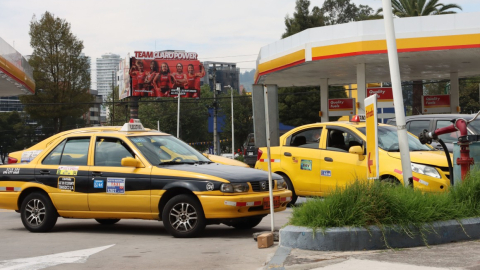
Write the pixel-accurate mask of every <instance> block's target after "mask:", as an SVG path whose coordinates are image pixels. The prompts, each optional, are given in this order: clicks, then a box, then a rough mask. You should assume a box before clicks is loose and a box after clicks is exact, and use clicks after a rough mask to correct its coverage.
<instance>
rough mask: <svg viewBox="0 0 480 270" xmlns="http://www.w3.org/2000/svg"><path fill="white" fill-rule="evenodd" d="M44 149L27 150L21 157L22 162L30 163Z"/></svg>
mask: <svg viewBox="0 0 480 270" xmlns="http://www.w3.org/2000/svg"><path fill="white" fill-rule="evenodd" d="M41 152H42V150H33V151H25V152H23V153H22V157H21V158H20V162H21V163H29V162H30V161H32V160H33V159H34V158H36V157H37V156H38V154H40V153H41Z"/></svg>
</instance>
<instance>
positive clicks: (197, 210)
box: [162, 194, 206, 238]
mask: <svg viewBox="0 0 480 270" xmlns="http://www.w3.org/2000/svg"><path fill="white" fill-rule="evenodd" d="M162 220H163V225H164V226H165V229H166V230H167V231H168V232H169V233H170V234H171V235H173V236H174V237H177V238H187V237H195V236H197V235H198V234H199V233H200V232H201V231H203V229H204V228H205V225H206V221H205V215H204V213H203V209H202V205H201V204H200V202H199V201H198V200H197V198H195V197H194V196H193V195H187V194H181V195H177V196H175V197H173V198H171V199H170V200H169V201H168V202H167V204H166V205H165V208H164V209H163V211H162Z"/></svg>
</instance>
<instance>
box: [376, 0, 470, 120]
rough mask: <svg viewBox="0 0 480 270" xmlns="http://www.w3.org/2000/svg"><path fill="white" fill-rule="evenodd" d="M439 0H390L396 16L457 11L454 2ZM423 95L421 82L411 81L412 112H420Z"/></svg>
mask: <svg viewBox="0 0 480 270" xmlns="http://www.w3.org/2000/svg"><path fill="white" fill-rule="evenodd" d="M438 1H439V0H392V13H393V15H394V16H396V17H416V16H428V15H441V14H453V13H457V12H456V11H453V10H452V9H455V8H458V9H460V10H462V8H461V7H460V6H459V5H456V4H442V3H439V2H438ZM382 11H383V9H381V8H380V9H378V10H377V13H376V14H375V15H379V13H381V12H382ZM422 95H423V82H422V81H414V82H413V96H412V97H413V104H412V113H413V114H421V110H422V104H421V96H422Z"/></svg>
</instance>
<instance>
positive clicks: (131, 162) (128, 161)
mask: <svg viewBox="0 0 480 270" xmlns="http://www.w3.org/2000/svg"><path fill="white" fill-rule="evenodd" d="M121 162H122V166H123V167H135V168H141V167H143V165H142V163H141V162H140V161H138V160H136V159H134V158H131V157H126V158H122V161H121Z"/></svg>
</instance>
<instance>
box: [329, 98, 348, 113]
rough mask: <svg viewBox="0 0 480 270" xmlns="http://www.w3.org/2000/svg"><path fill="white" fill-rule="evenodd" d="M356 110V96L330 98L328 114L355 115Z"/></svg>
mask: <svg viewBox="0 0 480 270" xmlns="http://www.w3.org/2000/svg"><path fill="white" fill-rule="evenodd" d="M354 112H355V99H354V98H336V99H329V100H328V115H329V116H343V115H353V113H354Z"/></svg>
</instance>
